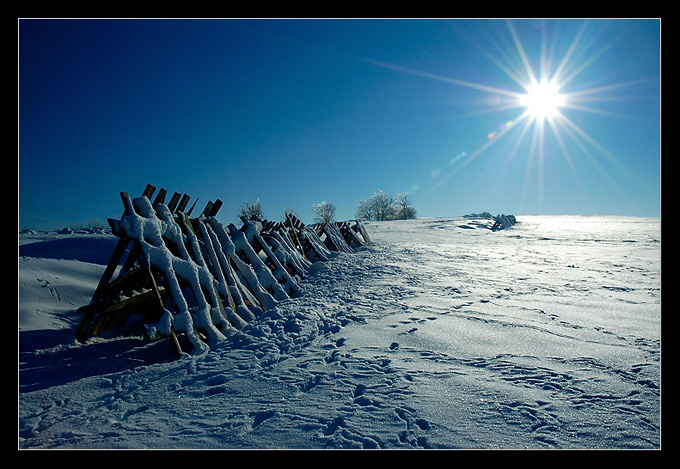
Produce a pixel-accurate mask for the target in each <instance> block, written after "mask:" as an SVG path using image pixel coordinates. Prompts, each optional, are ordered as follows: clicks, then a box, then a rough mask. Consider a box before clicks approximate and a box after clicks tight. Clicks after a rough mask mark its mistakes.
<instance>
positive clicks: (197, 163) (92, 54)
mask: <svg viewBox="0 0 680 469" xmlns="http://www.w3.org/2000/svg"><path fill="white" fill-rule="evenodd" d="M529 71H532V72H533V73H534V74H535V76H536V78H537V79H540V78H541V77H552V76H555V77H556V79H557V80H558V82H559V85H560V86H559V91H560V93H561V94H562V95H563V96H566V104H564V106H563V107H561V108H559V113H560V114H559V117H557V118H555V120H554V121H552V120H551V121H540V120H532V119H531V118H530V117H527V116H525V115H524V111H525V110H526V108H523V107H521V106H518V104H517V103H518V102H519V101H518V99H517V96H520V95H522V94H526V93H527V92H526V90H525V89H524V88H523V86H522V85H523V84H526V83H528V77H529ZM18 109H19V175H18V178H19V225H20V228H26V227H32V228H38V229H57V228H63V227H65V226H73V225H78V224H83V223H85V222H89V221H104V220H105V219H106V218H108V217H113V218H117V217H119V216H120V214H121V211H122V204H121V202H120V198H119V195H118V194H119V193H120V192H121V191H125V192H129V193H130V194H131V195H138V194H140V193H141V191H142V190H143V189H144V187H145V186H146V184H147V183H151V184H154V185H156V186H157V187H164V188H166V189H167V190H168V191H170V192H174V191H177V192H181V193H187V194H189V195H191V196H192V200H195V199H196V198H198V199H199V201H198V207H199V208H201V209H202V208H203V206H204V205H205V203H206V202H207V201H208V200H215V199H217V198H219V199H221V200H222V201H224V206H223V207H222V209H221V211H220V213H219V215H218V218H220V219H221V221H223V222H227V223H228V222H236V221H237V216H236V213H237V210H238V207H239V205H240V204H242V203H243V202H245V201H250V202H252V201H254V200H256V199H260V201H261V203H262V207H263V209H264V212H265V215H266V216H267V218H269V219H273V220H280V219H281V217H282V216H283V213H284V210H285V209H286V208H294V209H295V210H296V211H297V212H298V213H299V215H300V216H301V218H302V219H303V220H304V221H306V222H308V223H310V222H313V213H312V205H313V204H315V203H318V202H321V201H329V202H332V203H333V204H335V206H336V207H337V212H336V217H337V219H350V218H352V217H353V216H354V212H355V210H356V208H357V205H358V202H359V201H360V200H361V199H365V198H367V197H369V196H371V195H372V194H373V193H375V192H376V191H377V190H382V191H384V192H386V193H390V194H395V193H398V192H408V193H409V196H410V199H411V201H412V203H413V205H414V207H415V208H416V210H417V213H418V216H421V217H444V216H460V215H464V214H466V213H471V212H480V211H490V212H492V213H513V214H517V215H522V214H524V215H527V214H585V215H590V214H602V215H634V216H659V211H660V21H659V20H655V19H650V20H637V19H636V20H590V21H584V20H539V19H536V20H513V21H506V20H441V19H432V20H415V19H409V20H368V19H367V20H327V19H323V20H207V19H204V20H122V19H119V20H68V19H67V20H47V19H36V20H32V19H22V20H19V103H18ZM541 129H542V130H541Z"/></svg>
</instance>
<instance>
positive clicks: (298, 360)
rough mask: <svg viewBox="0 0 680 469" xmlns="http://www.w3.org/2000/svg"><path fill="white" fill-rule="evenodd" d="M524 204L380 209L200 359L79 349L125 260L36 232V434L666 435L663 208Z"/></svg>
mask: <svg viewBox="0 0 680 469" xmlns="http://www.w3.org/2000/svg"><path fill="white" fill-rule="evenodd" d="M517 219H518V222H519V223H518V224H517V225H515V226H514V227H512V228H511V229H508V230H503V231H499V232H492V231H490V230H489V229H488V227H489V225H488V223H487V222H485V221H483V220H474V219H468V218H437V219H419V220H412V221H394V222H380V223H378V222H369V223H367V226H366V227H367V230H368V232H369V234H370V236H371V238H372V239H373V243H372V244H371V245H370V246H368V247H366V248H364V249H362V250H360V251H359V252H356V253H354V254H341V255H338V256H336V257H335V258H334V259H332V260H331V261H329V262H325V263H317V264H314V265H313V267H312V270H311V272H310V275H309V276H308V277H307V278H306V279H305V280H304V281H303V282H302V287H303V289H304V291H303V293H302V295H301V296H300V297H298V298H295V299H292V300H289V301H285V302H282V303H281V304H279V305H278V306H276V307H275V308H274V309H271V310H269V311H267V312H265V314H264V315H263V316H262V317H260V318H258V319H256V320H255V321H253V322H252V323H251V324H250V325H249V326H248V327H247V328H246V329H244V330H243V331H241V332H239V333H237V334H235V335H233V336H232V337H230V338H229V339H228V340H227V341H226V342H224V343H221V344H220V345H218V346H217V347H216V348H214V349H213V350H212V351H210V352H208V353H206V354H204V355H200V356H194V357H189V356H187V357H185V358H182V359H180V360H175V359H174V357H173V351H172V347H171V345H170V344H169V342H168V341H160V342H152V343H149V342H145V341H143V340H142V338H141V332H140V328H139V325H135V324H130V325H129V326H128V327H127V328H125V329H124V330H122V331H118V332H117V334H113V335H110V336H108V337H104V338H97V339H91V340H90V341H89V342H88V343H87V344H85V345H81V344H77V343H76V342H75V340H74V338H73V334H74V328H75V327H77V324H78V318H77V317H75V313H74V312H73V311H74V310H75V309H76V308H77V307H78V306H81V305H83V304H86V303H88V302H89V299H90V297H91V294H92V292H93V290H94V288H95V287H96V284H97V281H98V279H99V276H100V275H101V273H102V272H103V269H104V266H103V265H102V263H103V262H102V261H101V260H100V259H98V258H97V257H99V258H101V257H104V258H107V257H108V256H89V257H88V256H87V255H75V254H74V253H75V252H77V251H78V250H77V249H75V250H74V249H73V247H74V245H75V244H76V243H78V242H79V241H78V240H81V241H82V245H83V246H84V249H87V246H89V247H90V251H89V252H94V251H92V249H91V248H92V243H93V242H94V241H93V239H92V238H90V237H88V236H82V235H74V236H71V237H70V238H68V239H67V240H66V241H65V240H64V239H65V238H58V237H56V238H58V239H52V240H51V241H49V242H48V241H45V240H44V237H43V238H41V237H40V236H38V237H33V238H32V239H23V238H21V237H20V241H21V243H20V244H21V246H20V250H19V255H20V257H19V324H20V331H19V340H20V344H19V418H18V427H19V428H18V434H19V437H18V446H19V448H252V449H256V448H510V449H514V448H532V449H533V448H658V447H659V446H660V407H661V405H660V393H661V383H660V358H661V357H660V335H661V227H660V221H659V220H658V219H652V218H620V217H530V216H518V217H517ZM52 238H55V236H52ZM28 241H32V242H31V243H30V244H24V243H27V242H28ZM96 242H97V243H106V242H107V238H106V237H98V238H96ZM115 242H116V239H115V238H113V237H110V238H109V239H108V243H109V249H111V250H112V249H113V246H114V245H115ZM49 243H51V244H49ZM63 243H71V246H69V247H70V248H71V249H65V248H64V247H63ZM60 245H61V248H60ZM59 249H61V251H59ZM98 249H100V248H97V250H98ZM97 250H95V251H97ZM56 251H59V252H60V253H61V254H54V252H56ZM83 252H88V251H83ZM53 257H56V258H59V257H63V258H64V259H63V260H58V259H54V258H53ZM104 262H105V261H104Z"/></svg>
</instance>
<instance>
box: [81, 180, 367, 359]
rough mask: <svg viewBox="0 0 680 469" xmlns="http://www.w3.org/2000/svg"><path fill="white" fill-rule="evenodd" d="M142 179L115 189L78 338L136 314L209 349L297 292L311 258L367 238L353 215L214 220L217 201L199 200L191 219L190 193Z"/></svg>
mask: <svg viewBox="0 0 680 469" xmlns="http://www.w3.org/2000/svg"><path fill="white" fill-rule="evenodd" d="M154 193H156V188H155V187H154V186H152V185H148V186H147V187H146V189H145V191H144V192H143V193H142V195H141V196H140V197H137V198H131V197H130V196H129V195H128V194H127V193H125V192H123V193H121V199H122V202H123V206H124V211H123V214H122V216H121V219H120V220H117V219H109V220H108V221H109V225H110V226H111V229H112V231H113V233H114V234H115V235H116V236H117V237H118V238H119V241H118V244H117V246H116V248H115V249H114V251H113V254H112V255H111V259H110V261H109V263H108V265H107V267H106V269H105V271H104V273H103V275H102V277H101V279H100V281H99V284H98V286H97V288H96V290H95V292H94V294H93V296H92V300H91V302H90V304H88V305H85V306H82V307H80V308H78V310H77V312H78V313H80V314H82V320H81V323H80V326H79V327H78V329H77V331H76V339H77V340H78V341H79V342H82V343H84V342H86V341H87V339H88V338H89V337H94V336H98V335H99V334H101V333H102V332H104V331H110V330H112V329H115V328H117V327H121V326H123V325H125V324H126V323H127V321H128V320H129V319H130V317H131V316H140V315H141V316H142V319H143V321H144V323H145V326H146V333H147V335H148V336H149V337H150V338H152V339H155V338H163V337H169V338H171V339H172V342H173V344H174V347H175V350H176V352H177V354H178V355H181V354H182V353H183V347H182V345H181V344H180V339H179V337H185V338H186V341H188V343H189V349H190V350H191V351H192V353H193V352H195V351H197V352H202V351H206V350H209V349H210V348H211V347H213V346H214V345H215V344H217V343H219V342H220V341H221V340H223V339H225V338H226V337H227V335H228V334H229V333H230V332H232V331H235V330H238V329H241V328H243V327H244V326H245V325H246V324H247V323H248V322H249V321H252V320H253V319H255V318H256V317H258V316H259V315H260V314H262V312H263V311H265V310H268V309H270V308H273V307H274V306H276V305H277V304H278V303H279V302H280V301H285V300H286V299H289V298H292V297H296V296H298V295H300V294H301V293H302V291H301V288H300V280H301V279H303V278H305V276H306V273H307V271H308V269H309V267H310V266H311V264H312V263H314V262H318V261H322V262H323V261H328V260H330V259H331V258H332V254H331V252H332V251H337V252H353V251H354V250H355V249H357V248H358V247H360V246H363V245H364V244H366V243H368V242H370V238H368V235H367V234H366V231H365V229H364V227H363V224H362V223H361V222H360V221H359V220H356V221H353V222H340V223H333V224H325V225H313V226H311V227H309V226H305V225H304V224H303V223H302V222H301V221H300V220H299V219H297V218H296V217H295V216H293V215H291V214H286V219H285V221H283V222H271V221H267V220H264V221H259V220H257V221H252V220H242V221H243V226H242V227H241V228H237V227H236V226H234V225H233V224H229V225H228V226H225V225H223V224H222V223H220V222H219V221H217V219H216V218H215V216H216V215H217V212H218V211H219V209H220V207H221V206H222V202H221V201H220V200H217V201H215V202H212V201H210V202H208V204H207V205H206V207H205V209H204V210H203V212H202V213H201V214H200V215H199V216H197V217H194V218H192V217H191V213H192V212H193V210H194V208H195V206H196V202H194V204H193V205H192V206H191V207H190V208H189V209H187V206H188V204H189V200H190V197H189V196H187V195H186V194H184V195H182V194H179V193H174V195H173V196H172V197H171V198H170V201H169V202H167V203H166V201H165V199H166V197H167V195H168V194H167V191H166V190H165V189H160V190H159V191H158V192H157V193H156V196H155V198H154V197H153V195H154Z"/></svg>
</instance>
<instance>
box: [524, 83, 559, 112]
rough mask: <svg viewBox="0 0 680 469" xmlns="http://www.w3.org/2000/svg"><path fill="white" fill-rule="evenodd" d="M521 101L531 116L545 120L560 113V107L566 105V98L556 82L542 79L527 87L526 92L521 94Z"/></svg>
mask: <svg viewBox="0 0 680 469" xmlns="http://www.w3.org/2000/svg"><path fill="white" fill-rule="evenodd" d="M519 103H520V105H522V106H524V107H526V113H527V114H528V115H529V117H531V118H532V119H534V120H537V121H539V122H543V121H545V120H546V119H547V120H552V119H554V118H555V117H557V116H558V115H559V113H560V111H559V108H560V107H562V106H564V104H565V98H564V95H562V94H560V92H559V87H558V86H557V85H556V84H555V83H553V82H550V81H547V80H541V81H540V82H533V83H532V84H531V85H529V86H527V87H526V94H523V95H521V96H520V98H519Z"/></svg>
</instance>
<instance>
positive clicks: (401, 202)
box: [394, 192, 416, 220]
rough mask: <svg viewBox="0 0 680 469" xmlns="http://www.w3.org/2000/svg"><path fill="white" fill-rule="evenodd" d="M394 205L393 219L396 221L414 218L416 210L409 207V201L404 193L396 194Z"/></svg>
mask: <svg viewBox="0 0 680 469" xmlns="http://www.w3.org/2000/svg"><path fill="white" fill-rule="evenodd" d="M395 205H396V213H395V216H394V218H395V219H396V220H411V219H413V218H415V217H416V209H415V208H413V207H412V206H411V201H410V200H409V199H408V194H407V193H406V192H401V193H399V194H397V197H396V200H395Z"/></svg>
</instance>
